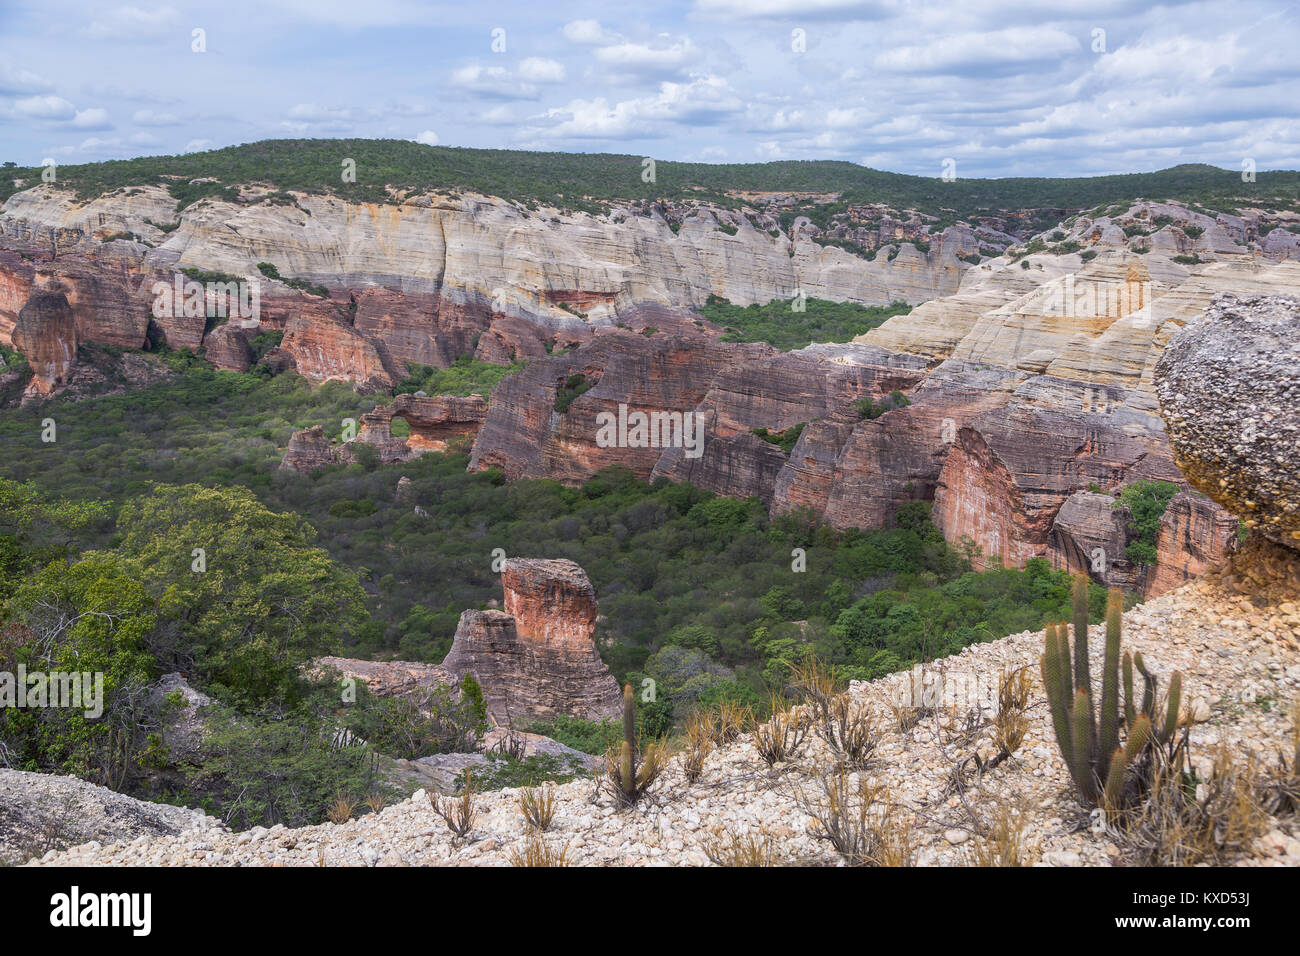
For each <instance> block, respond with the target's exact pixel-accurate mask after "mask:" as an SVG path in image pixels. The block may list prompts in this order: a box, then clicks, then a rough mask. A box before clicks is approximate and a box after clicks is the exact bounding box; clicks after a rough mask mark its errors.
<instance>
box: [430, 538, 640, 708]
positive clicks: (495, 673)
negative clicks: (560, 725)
mask: <svg viewBox="0 0 1300 956" xmlns="http://www.w3.org/2000/svg"><path fill="white" fill-rule="evenodd" d="M501 581H502V585H503V587H504V589H505V610H504V611H492V610H489V611H466V612H465V613H464V614H462V615H461V619H460V625H459V626H458V627H457V628H456V637H455V640H454V641H453V643H452V647H451V651H450V652H449V653H448V654H447V657H446V659H445V660H443V662H442V666H443V667H444V668H445V669H446V670H447V671H448V672H449V673H451V674H452V675H453V676H455V677H457V678H459V677H461V676H463V675H464V674H466V673H470V674H473V675H474V677H475V679H476V680H477V681H478V682H479V684H480V685H481V686H482V687H483V694H484V697H485V698H486V700H487V705H488V712H489V713H490V714H491V715H492V716H493V718H494V719H495V720H496V721H497V722H498V723H512V722H518V721H523V722H525V723H526V722H527V721H528V720H553V719H554V718H555V717H558V716H560V715H567V716H571V717H581V718H584V719H587V720H602V719H605V718H614V717H616V716H618V714H619V713H621V706H622V705H621V700H622V697H621V695H620V693H619V688H618V683H617V682H616V681H615V680H614V677H613V675H612V674H610V672H609V668H607V667H606V666H605V663H604V662H603V661H602V660H601V659H600V654H599V653H597V651H596V645H595V643H594V641H593V639H592V638H593V635H594V633H595V628H596V593H595V590H594V589H593V588H592V586H591V582H590V581H588V580H587V575H586V573H585V572H584V571H583V570H582V568H580V567H578V565H576V564H574V563H573V562H572V561H564V560H545V559H537V558H509V559H507V560H506V563H505V567H504V568H503V571H502V575H501Z"/></svg>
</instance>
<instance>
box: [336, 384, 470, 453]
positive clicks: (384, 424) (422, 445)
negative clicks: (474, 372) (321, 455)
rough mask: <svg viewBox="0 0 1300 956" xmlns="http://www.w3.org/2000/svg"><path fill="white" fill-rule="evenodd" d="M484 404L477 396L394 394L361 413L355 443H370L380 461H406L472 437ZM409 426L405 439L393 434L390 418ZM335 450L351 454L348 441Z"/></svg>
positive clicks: (444, 449) (442, 449)
mask: <svg viewBox="0 0 1300 956" xmlns="http://www.w3.org/2000/svg"><path fill="white" fill-rule="evenodd" d="M487 409H488V403H487V402H486V401H485V400H484V399H483V397H482V396H481V395H470V396H468V397H465V398H461V397H457V396H455V395H429V396H425V395H411V394H402V395H398V396H397V397H396V398H395V399H394V400H393V401H392V402H391V403H390V404H388V405H378V406H376V407H375V408H374V409H372V410H371V411H369V412H366V413H365V414H364V415H362V416H361V422H360V424H361V429H360V431H358V432H357V437H356V438H355V439H354V441H356V442H361V443H363V444H367V445H372V446H374V447H375V449H376V450H377V451H378V452H379V460H380V461H381V462H382V463H384V464H391V463H392V462H397V461H406V460H407V459H409V458H415V457H417V456H419V455H422V454H424V453H425V452H427V451H446V450H447V443H448V442H449V441H453V440H454V439H457V438H464V439H472V438H473V437H474V436H475V435H477V434H478V430H479V428H480V426H482V424H483V420H484V419H485V418H486V417H487ZM396 418H400V419H402V420H403V421H405V422H406V423H407V424H408V425H410V428H411V432H410V435H409V436H407V437H406V438H398V437H396V436H394V435H393V432H392V424H393V419H396ZM339 452H340V454H341V455H343V456H345V457H347V456H350V455H351V454H352V449H351V443H348V444H345V445H343V446H342V447H341V448H340V449H339Z"/></svg>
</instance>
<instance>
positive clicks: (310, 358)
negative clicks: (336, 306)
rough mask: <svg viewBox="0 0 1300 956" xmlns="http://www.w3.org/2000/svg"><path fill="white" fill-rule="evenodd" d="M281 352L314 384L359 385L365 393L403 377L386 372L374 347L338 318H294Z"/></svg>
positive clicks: (288, 327)
mask: <svg viewBox="0 0 1300 956" xmlns="http://www.w3.org/2000/svg"><path fill="white" fill-rule="evenodd" d="M280 348H281V350H282V351H284V352H286V353H288V354H289V355H291V356H292V357H293V360H294V364H295V366H296V368H297V370H298V374H299V375H301V376H303V377H304V378H306V379H308V380H309V381H311V382H314V383H320V382H356V383H357V385H358V388H359V389H360V390H362V391H376V390H378V389H382V388H391V387H392V385H393V383H394V381H395V380H396V379H397V378H398V377H400V375H399V374H398V373H396V372H395V371H390V370H389V369H388V368H385V366H384V361H383V359H382V358H381V357H380V355H379V351H378V350H377V349H376V348H375V346H374V343H372V342H371V341H370V340H369V339H367V338H365V337H364V336H362V335H360V334H359V333H358V332H357V331H356V330H355V329H354V328H352V326H350V325H348V324H347V323H345V322H343V321H342V320H340V319H336V318H331V317H326V316H320V315H317V316H311V317H308V316H304V315H301V314H300V315H296V316H294V317H293V318H291V319H290V320H289V324H288V326H287V327H286V329H285V333H284V340H283V341H282V342H281V343H280Z"/></svg>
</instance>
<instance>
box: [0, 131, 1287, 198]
mask: <svg viewBox="0 0 1300 956" xmlns="http://www.w3.org/2000/svg"><path fill="white" fill-rule="evenodd" d="M345 158H347V159H352V160H355V161H356V182H354V183H344V182H343V181H342V176H341V172H342V161H343V160H344V159H345ZM642 161H643V157H641V156H625V155H616V154H610V153H541V152H526V151H519V150H504V149H466V148H457V147H448V146H423V145H421V144H419V143H413V142H410V141H408V140H395V139H276V140H264V141H262V142H257V143H248V144H245V145H241V146H230V147H226V148H224V149H215V150H210V151H208V152H203V153H188V154H186V155H183V156H149V157H142V158H139V159H128V160H112V161H109V162H102V163H88V164H84V165H75V166H74V165H69V166H60V167H59V168H58V179H59V182H61V183H64V184H65V185H69V186H72V187H73V188H75V189H76V190H77V192H78V193H79V194H80V195H82V196H84V197H89V196H94V195H99V194H102V193H104V192H109V191H111V190H114V189H117V188H121V187H129V186H141V185H146V184H153V183H166V184H167V185H168V186H169V188H170V189H171V191H172V193H173V195H175V196H176V197H177V200H178V202H180V203H182V204H188V203H190V202H193V201H195V200H196V199H199V198H201V197H203V196H205V195H214V194H219V193H221V192H223V191H224V190H225V189H227V188H228V187H229V186H231V185H234V184H237V183H249V182H264V183H267V184H269V185H271V186H273V187H275V188H277V189H282V190H302V191H307V192H315V193H321V192H329V193H333V194H336V195H339V196H342V197H344V198H348V199H354V200H357V201H384V200H385V199H386V198H387V195H388V194H387V192H386V189H385V187H386V186H395V187H399V188H409V189H416V190H430V189H444V190H446V189H451V190H467V191H475V192H480V193H486V194H489V195H494V196H500V197H502V198H505V199H510V200H515V201H518V202H522V203H525V204H528V205H535V204H537V203H549V204H555V205H557V206H560V207H563V208H569V209H585V210H588V211H595V210H598V209H603V208H605V207H607V205H608V204H609V203H610V202H613V201H618V200H631V199H652V200H663V201H680V200H684V199H702V200H710V201H713V202H717V203H720V204H724V205H729V206H736V205H739V200H737V199H735V198H733V197H730V196H728V193H729V192H731V191H746V192H749V191H780V192H785V191H791V192H795V191H798V192H816V193H839V194H841V198H840V204H843V203H867V202H879V203H886V204H888V205H890V206H892V207H894V208H896V209H907V208H912V209H916V210H918V211H920V212H923V213H928V214H931V215H939V216H942V217H943V218H952V217H954V216H956V217H965V216H970V215H975V214H978V213H985V214H987V213H993V212H997V211H999V210H1021V209H1033V208H1044V207H1049V208H1059V209H1069V210H1084V209H1091V208H1094V207H1098V206H1104V205H1106V204H1109V203H1114V202H1120V201H1124V200H1130V199H1133V198H1135V197H1142V198H1144V199H1178V200H1182V201H1184V202H1193V203H1200V204H1202V205H1205V206H1208V207H1211V208H1214V209H1217V210H1224V209H1232V208H1235V207H1237V206H1239V205H1242V204H1245V203H1251V204H1256V203H1267V204H1268V205H1270V206H1272V207H1276V206H1279V205H1281V206H1286V207H1288V208H1300V172H1297V171H1292V170H1285V171H1278V172H1262V173H1259V174H1258V177H1257V181H1256V182H1254V183H1243V182H1242V181H1241V174H1240V172H1238V171H1235V170H1227V169H1219V168H1216V167H1214V166H1206V165H1184V166H1175V167H1173V168H1171V169H1164V170H1160V171H1159V172H1153V173H1132V174H1127V175H1118V176H1093V177H1086V178H1075V179H1050V178H1007V179H965V178H958V179H956V180H954V181H952V182H944V181H943V180H942V179H940V178H939V177H937V176H935V177H924V176H909V175H904V174H902V173H889V172H881V171H879V170H875V169H868V168H867V167H865V166H858V165H855V164H853V163H847V162H833V161H784V162H772V163H741V164H719V165H713V164H708V163H675V162H668V161H656V164H655V182H653V183H646V182H643V181H642ZM7 172H8V173H10V174H11V175H10V176H6V177H5V179H4V180H3V182H0V199H7V198H8V197H9V196H10V195H12V194H13V193H14V192H15V191H16V190H15V187H14V185H13V183H12V177H16V178H23V179H26V181H27V183H28V184H32V183H35V182H39V178H38V177H39V169H32V168H13V167H10V168H9V169H8V170H7ZM169 176H170V177H180V178H179V179H171V180H169V179H166V178H164V177H169ZM209 177H210V178H212V179H214V180H215V181H214V182H203V183H190V181H189V180H191V179H196V178H209Z"/></svg>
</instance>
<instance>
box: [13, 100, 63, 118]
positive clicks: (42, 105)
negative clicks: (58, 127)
mask: <svg viewBox="0 0 1300 956" xmlns="http://www.w3.org/2000/svg"><path fill="white" fill-rule="evenodd" d="M13 109H14V112H16V113H19V114H21V115H23V116H30V117H32V118H34V119H46V120H70V119H72V118H73V117H74V116H75V115H76V114H77V108H76V107H75V106H73V105H72V104H71V103H69V102H68V101H67V100H65V99H64V98H63V97H61V96H29V97H26V98H25V99H21V100H18V101H16V102H15V103H14V105H13Z"/></svg>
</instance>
